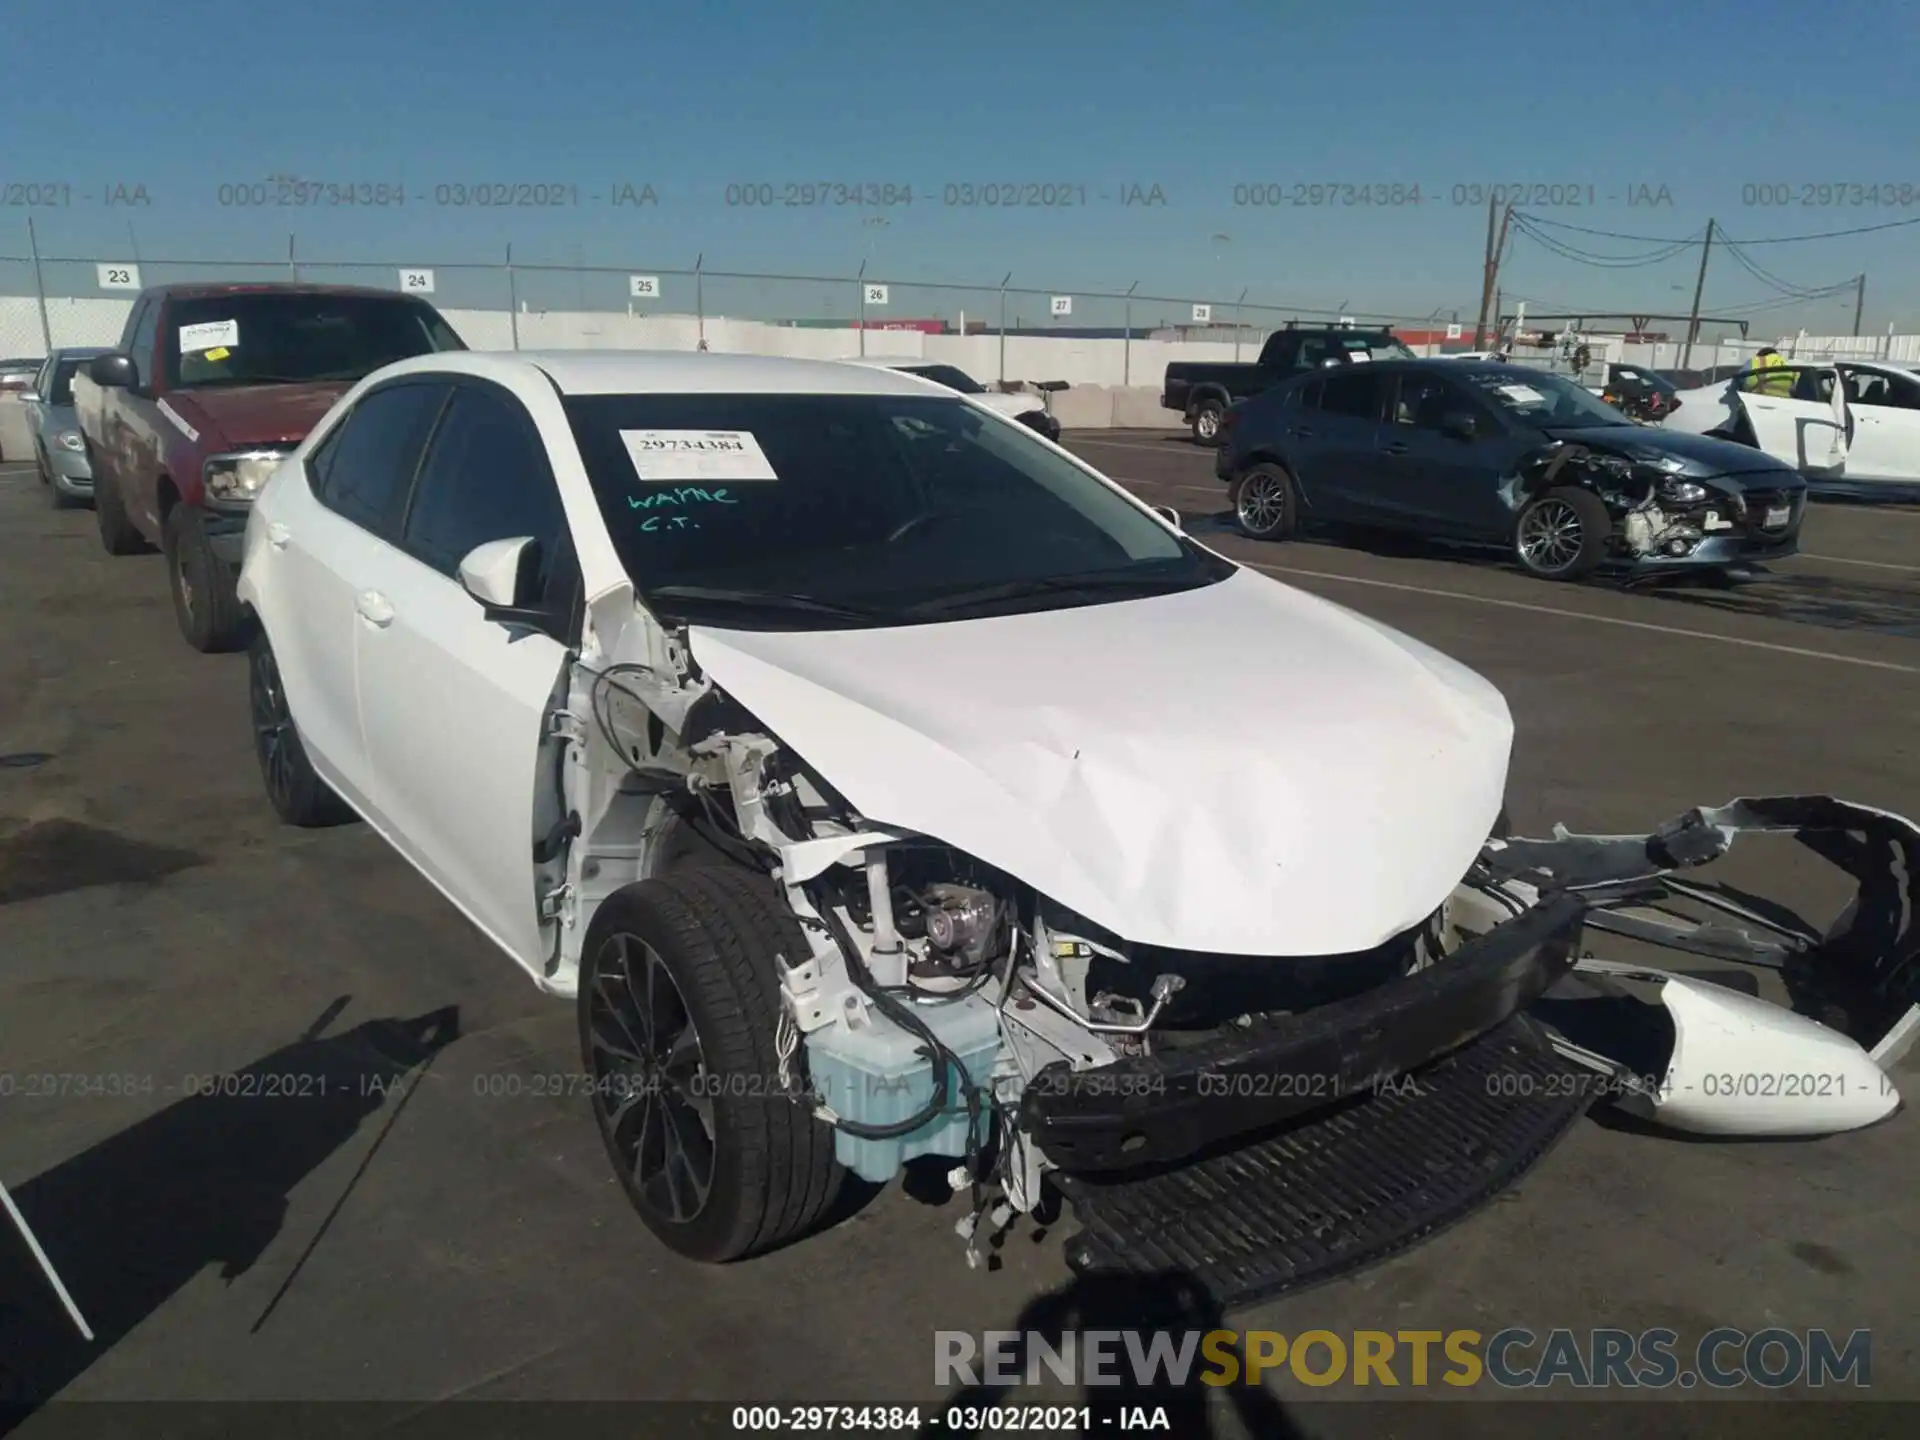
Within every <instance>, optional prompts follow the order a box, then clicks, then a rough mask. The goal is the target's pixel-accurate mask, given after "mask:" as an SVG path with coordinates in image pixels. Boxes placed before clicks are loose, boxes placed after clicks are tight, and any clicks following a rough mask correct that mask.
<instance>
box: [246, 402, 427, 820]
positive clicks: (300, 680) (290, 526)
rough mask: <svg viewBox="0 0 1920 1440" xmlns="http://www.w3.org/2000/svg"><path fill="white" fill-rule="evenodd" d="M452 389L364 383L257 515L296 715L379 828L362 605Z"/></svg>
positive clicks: (327, 774)
mask: <svg viewBox="0 0 1920 1440" xmlns="http://www.w3.org/2000/svg"><path fill="white" fill-rule="evenodd" d="M447 395H448V387H447V386H446V385H445V384H444V383H437V382H432V381H423V380H402V381H397V382H395V383H392V384H388V385H383V386H380V387H378V388H376V389H372V390H369V391H367V393H366V394H364V395H363V396H361V397H360V398H359V400H357V401H356V402H355V403H354V406H353V408H352V410H350V411H349V412H348V413H347V414H346V415H345V416H344V417H342V419H341V420H340V421H338V422H337V423H336V424H334V425H333V426H332V428H331V429H329V431H328V432H327V434H326V436H325V437H324V438H323V439H322V440H321V441H320V443H319V444H318V445H317V446H316V447H315V448H314V449H313V450H312V451H311V452H310V453H309V455H308V456H307V461H306V465H305V474H304V479H305V483H304V484H302V483H299V482H300V479H301V478H302V477H301V476H300V475H298V474H290V475H287V476H282V477H276V483H275V484H273V485H271V486H269V487H268V490H267V493H266V494H265V495H263V496H262V498H261V514H260V516H259V517H258V518H259V519H260V520H262V521H264V522H266V523H265V536H266V544H267V546H268V550H269V554H268V556H267V557H266V558H267V559H268V561H269V563H268V564H266V565H264V566H261V567H260V568H259V572H258V573H259V576H260V577H261V578H260V585H261V590H260V596H259V602H258V604H259V609H260V615H261V619H262V621H263V623H264V624H265V626H266V631H267V638H268V640H269V642H270V643H271V644H272V646H273V653H274V659H275V662H276V664H277V665H278V666H279V670H280V682H281V685H282V686H283V688H284V690H285V692H286V697H287V706H288V709H289V710H290V711H291V712H292V714H293V721H294V725H295V726H296V727H297V728H298V730H299V732H300V739H301V742H302V744H303V745H304V746H305V748H306V751H307V755H308V757H309V758H310V759H311V760H312V762H313V767H314V770H315V771H316V772H318V774H319V775H320V777H321V778H322V779H323V780H325V781H326V782H327V783H328V784H329V785H331V786H332V787H333V788H334V789H335V790H337V791H339V792H340V794H341V796H342V798H344V799H345V800H346V801H347V803H348V804H350V805H352V806H353V807H354V808H355V809H356V810H358V811H359V812H360V813H361V814H362V815H365V816H366V817H367V818H368V819H369V820H370V821H372V822H373V824H375V825H376V826H378V827H379V828H380V829H381V830H383V831H384V830H386V829H388V828H389V825H390V818H389V816H388V814H387V805H386V803H385V799H384V797H383V796H382V795H381V794H380V792H379V788H378V786H377V785H376V784H375V783H374V779H373V775H372V771H371V767H370V764H369V760H368V756H367V746H366V736H365V733H364V731H363V730H362V727H361V723H360V702H359V681H358V677H357V673H356V669H355V663H354V644H355V639H354V636H355V628H356V626H357V625H358V624H359V623H360V622H359V621H358V620H357V619H356V618H355V608H356V604H357V601H358V597H359V595H360V594H361V592H362V591H364V590H366V589H368V588H369V587H370V586H371V585H372V584H373V583H374V576H375V574H376V572H377V571H378V570H379V569H380V568H381V567H382V565H383V563H384V562H385V557H386V556H387V555H389V554H391V553H392V547H391V545H389V544H388V543H387V540H386V539H385V538H383V537H385V536H387V535H390V534H392V533H393V530H394V527H395V526H396V525H397V523H398V519H399V516H398V510H399V507H400V505H401V504H402V503H404V501H405V499H406V495H407V490H408V487H409V486H410V485H411V484H412V481H413V472H414V469H415V467H416V466H417V465H418V463H419V460H420V452H421V448H422V447H423V446H424V445H425V444H426V439H427V435H428V433H429V432H430V431H431V430H432V428H433V422H434V420H435V418H436V417H437V416H438V415H439V413H440V410H441V407H442V406H443V405H444V404H445V403H446V400H447ZM280 480H286V481H288V482H290V483H286V484H281V483H278V481H280Z"/></svg>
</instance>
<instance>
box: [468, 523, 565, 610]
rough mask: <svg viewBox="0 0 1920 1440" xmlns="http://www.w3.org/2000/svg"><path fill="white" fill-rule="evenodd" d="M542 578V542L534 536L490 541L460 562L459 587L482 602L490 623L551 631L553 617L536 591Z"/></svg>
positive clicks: (542, 597)
mask: <svg viewBox="0 0 1920 1440" xmlns="http://www.w3.org/2000/svg"><path fill="white" fill-rule="evenodd" d="M539 576H540V542H539V541H538V540H535V539H534V538H533V537H532V536H531V535H516V536H514V537H513V538H512V539H510V540H489V541H487V542H486V543H485V544H484V545H476V546H474V547H473V549H471V550H469V551H468V552H467V556H466V558H465V559H464V560H462V561H461V562H460V584H461V587H462V588H463V589H465V590H466V592H467V594H469V595H471V596H472V597H473V598H474V599H475V600H476V601H478V602H479V605H480V609H481V612H482V613H483V614H485V615H486V617H487V619H489V620H498V621H500V622H501V623H503V624H506V625H523V626H526V627H528V628H530V629H535V630H548V629H551V627H552V623H553V615H552V613H551V612H550V611H549V610H548V609H547V607H546V606H544V605H543V604H542V603H541V601H542V600H543V599H544V598H545V597H544V596H542V595H539V594H537V593H536V592H535V586H536V584H537V582H538V580H539Z"/></svg>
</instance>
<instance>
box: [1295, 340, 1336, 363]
mask: <svg viewBox="0 0 1920 1440" xmlns="http://www.w3.org/2000/svg"><path fill="white" fill-rule="evenodd" d="M1332 353H1333V351H1332V349H1331V348H1330V347H1329V346H1328V344H1327V342H1326V341H1324V340H1302V341H1301V342H1300V352H1299V360H1298V364H1299V365H1300V367H1301V368H1302V369H1303V370H1318V369H1319V368H1320V367H1321V366H1322V365H1323V364H1325V363H1326V361H1327V357H1328V356H1329V355H1331V354H1332Z"/></svg>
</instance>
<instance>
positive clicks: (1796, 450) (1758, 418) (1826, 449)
mask: <svg viewBox="0 0 1920 1440" xmlns="http://www.w3.org/2000/svg"><path fill="white" fill-rule="evenodd" d="M1783 375H1784V376H1786V377H1787V378H1788V379H1789V380H1790V381H1791V382H1792V385H1793V391H1792V393H1791V394H1790V395H1770V394H1766V393H1764V392H1763V391H1761V390H1760V389H1758V388H1757V386H1758V385H1759V384H1761V383H1763V382H1764V381H1766V380H1773V383H1775V384H1778V383H1780V382H1779V381H1778V380H1777V379H1775V378H1774V377H1778V376H1783ZM1837 381H1838V372H1837V371H1836V370H1835V369H1834V367H1833V366H1831V365H1784V366H1780V367H1778V368H1776V369H1773V370H1768V371H1764V372H1761V371H1755V372H1751V373H1749V374H1743V375H1740V376H1738V377H1736V379H1735V381H1734V392H1735V394H1736V395H1737V396H1738V398H1739V401H1740V404H1741V406H1742V408H1743V409H1745V411H1746V414H1747V423H1748V424H1749V425H1751V426H1752V427H1753V436H1754V441H1755V443H1757V444H1758V445H1759V447H1760V448H1761V449H1762V450H1764V451H1766V452H1767V454H1769V455H1771V456H1773V457H1774V458H1775V459H1777V460H1784V461H1785V462H1786V463H1787V464H1789V465H1792V466H1793V467H1794V468H1795V469H1797V470H1799V471H1800V472H1801V473H1802V474H1803V475H1807V476H1834V475H1840V474H1844V473H1845V472H1846V470H1847V413H1846V399H1845V395H1844V393H1843V392H1842V391H1841V390H1840V387H1839V385H1838V383H1837Z"/></svg>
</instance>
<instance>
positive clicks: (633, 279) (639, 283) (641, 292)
mask: <svg viewBox="0 0 1920 1440" xmlns="http://www.w3.org/2000/svg"><path fill="white" fill-rule="evenodd" d="M627 294H629V295H630V296H632V297H633V298H634V299H635V300H658V299H659V298H660V277H659V276H658V275H629V276H628V277H627Z"/></svg>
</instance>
